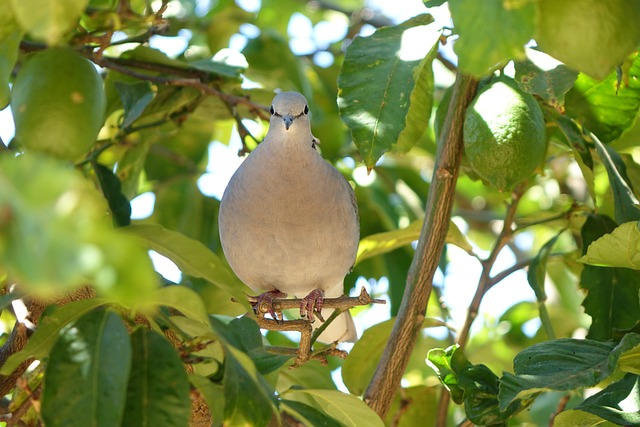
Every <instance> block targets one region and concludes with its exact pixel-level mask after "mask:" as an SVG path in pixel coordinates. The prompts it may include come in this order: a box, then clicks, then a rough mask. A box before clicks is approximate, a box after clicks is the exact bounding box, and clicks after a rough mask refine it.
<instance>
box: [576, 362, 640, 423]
mask: <svg viewBox="0 0 640 427" xmlns="http://www.w3.org/2000/svg"><path fill="white" fill-rule="evenodd" d="M574 409H575V410H580V411H584V412H589V413H591V414H594V415H597V416H598V417H600V418H603V419H605V420H607V421H611V422H612V423H615V424H617V425H625V426H627V425H628V426H630V425H640V377H639V376H638V375H633V374H627V375H625V376H624V378H623V379H621V380H620V381H617V382H615V383H613V384H609V385H608V386H607V387H606V388H605V389H603V390H601V391H599V392H598V393H596V394H594V395H593V396H589V397H588V398H587V399H585V400H584V402H582V403H581V404H579V405H578V406H576V407H575V408H574Z"/></svg>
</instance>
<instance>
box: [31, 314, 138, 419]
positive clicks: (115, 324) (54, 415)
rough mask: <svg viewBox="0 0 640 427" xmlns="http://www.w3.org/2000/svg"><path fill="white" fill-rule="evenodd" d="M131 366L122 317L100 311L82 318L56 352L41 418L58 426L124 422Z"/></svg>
mask: <svg viewBox="0 0 640 427" xmlns="http://www.w3.org/2000/svg"><path fill="white" fill-rule="evenodd" d="M130 366H131V342H130V340H129V333H128V332H127V329H126V328H125V326H124V323H123V322H122V320H120V318H119V317H118V315H116V314H115V313H113V312H111V311H108V310H98V311H94V312H92V313H89V314H87V315H86V316H83V317H82V318H81V319H79V320H78V321H77V322H76V323H75V324H74V325H73V326H72V327H70V328H67V329H65V330H64V332H63V333H62V335H60V337H59V338H58V340H57V342H56V344H55V345H54V347H53V349H52V350H51V355H50V356H49V360H48V362H47V368H46V373H45V377H44V389H43V394H42V418H43V419H44V421H45V422H46V423H47V425H48V426H53V427H55V426H71V427H73V426H78V427H84V426H88V425H91V426H96V427H100V426H103V427H111V426H115V425H119V424H120V422H121V421H122V415H123V413H124V405H125V397H126V393H125V391H126V389H127V379H128V378H129V368H130Z"/></svg>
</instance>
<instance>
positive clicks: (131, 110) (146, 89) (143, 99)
mask: <svg viewBox="0 0 640 427" xmlns="http://www.w3.org/2000/svg"><path fill="white" fill-rule="evenodd" d="M114 85H115V88H116V90H117V91H118V94H119V95H120V100H121V101H122V106H123V107H124V117H123V119H122V123H121V124H120V126H121V127H122V128H125V129H126V128H128V127H129V126H131V125H132V124H133V122H135V121H136V120H137V119H138V118H139V117H140V116H141V115H142V113H143V112H144V110H145V108H147V105H149V103H150V102H151V100H152V99H153V95H154V93H153V90H152V89H151V83H149V82H135V83H129V82H124V81H116V82H114Z"/></svg>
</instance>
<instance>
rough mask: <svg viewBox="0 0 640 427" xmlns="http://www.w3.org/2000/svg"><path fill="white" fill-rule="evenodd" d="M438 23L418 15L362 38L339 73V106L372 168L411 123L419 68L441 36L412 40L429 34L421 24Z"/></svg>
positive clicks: (359, 147)
mask: <svg viewBox="0 0 640 427" xmlns="http://www.w3.org/2000/svg"><path fill="white" fill-rule="evenodd" d="M432 22H433V17H432V16H431V15H428V14H422V15H418V16H415V17H413V18H411V19H409V20H408V21H405V22H403V23H402V24H399V25H396V26H393V27H383V28H380V29H378V30H377V31H376V32H375V33H374V34H372V35H371V36H368V37H357V38H355V39H354V40H353V42H352V43H351V45H349V47H348V48H347V52H346V54H345V58H344V63H343V65H342V71H341V73H340V76H339V77H338V88H339V92H338V107H339V110H340V117H341V118H342V120H343V121H344V122H345V124H346V125H347V126H348V127H349V129H350V130H351V135H352V137H353V140H354V142H355V144H356V146H357V147H358V150H359V151H360V153H361V154H362V157H363V159H364V163H365V165H366V166H367V168H368V169H372V168H373V167H374V166H375V163H376V162H377V160H378V159H379V158H380V156H382V154H384V153H385V152H386V151H388V150H389V149H391V147H392V146H393V144H395V143H396V141H397V140H398V136H399V135H400V132H401V131H402V130H403V129H404V127H405V119H406V117H407V113H408V111H409V102H410V97H411V92H412V91H413V89H414V87H415V82H414V71H415V69H416V67H418V66H419V65H420V63H421V61H422V59H423V58H424V56H425V55H426V54H427V53H428V52H429V49H431V47H432V46H433V42H434V41H435V40H432V41H430V42H428V43H426V42H424V43H420V44H419V45H418V44H416V45H410V43H411V42H412V40H413V39H415V38H416V37H423V36H424V35H423V32H422V30H420V27H421V26H424V25H428V24H430V23H432ZM414 28H415V30H414ZM416 30H417V31H416ZM428 30H430V28H429V29H427V31H428ZM434 34H435V33H434ZM429 40H431V39H429ZM418 48H419V49H418ZM412 49H413V50H412ZM381 82H383V83H382V84H381ZM416 96H417V95H416ZM425 122H426V120H425Z"/></svg>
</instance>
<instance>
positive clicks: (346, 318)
mask: <svg viewBox="0 0 640 427" xmlns="http://www.w3.org/2000/svg"><path fill="white" fill-rule="evenodd" d="M331 314H333V309H332V308H325V309H323V310H322V317H323V318H325V319H328V318H329V316H331ZM321 325H322V322H320V320H319V319H316V321H315V322H313V327H314V329H315V328H319V327H320V326H321ZM356 339H358V335H357V333H356V325H355V324H354V323H353V318H352V317H351V313H349V312H348V311H345V312H343V313H340V314H339V315H338V317H336V318H335V319H333V321H332V322H331V323H330V324H329V325H328V326H327V328H326V329H325V330H324V331H322V334H320V336H319V337H318V341H320V342H323V343H331V342H334V341H339V342H343V341H344V342H355V340H356Z"/></svg>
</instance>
